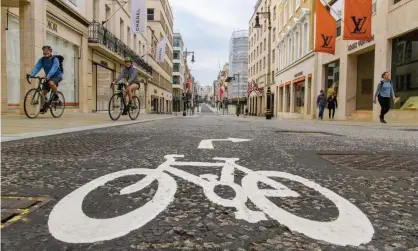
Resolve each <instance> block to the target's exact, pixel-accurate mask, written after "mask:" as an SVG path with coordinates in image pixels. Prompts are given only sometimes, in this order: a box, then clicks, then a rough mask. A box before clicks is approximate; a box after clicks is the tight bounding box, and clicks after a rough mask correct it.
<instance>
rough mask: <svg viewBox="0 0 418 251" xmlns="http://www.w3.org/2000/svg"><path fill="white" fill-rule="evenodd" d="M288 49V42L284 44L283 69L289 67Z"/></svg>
mask: <svg viewBox="0 0 418 251" xmlns="http://www.w3.org/2000/svg"><path fill="white" fill-rule="evenodd" d="M286 49H287V47H286V42H285V43H284V49H283V68H284V67H285V66H287V59H288V55H287V50H286Z"/></svg>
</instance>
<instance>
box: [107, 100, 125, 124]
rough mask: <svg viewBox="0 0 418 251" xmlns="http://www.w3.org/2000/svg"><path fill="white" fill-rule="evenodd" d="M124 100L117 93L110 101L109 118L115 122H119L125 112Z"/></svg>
mask: <svg viewBox="0 0 418 251" xmlns="http://www.w3.org/2000/svg"><path fill="white" fill-rule="evenodd" d="M123 107H124V104H123V100H122V97H121V96H120V95H119V94H118V93H115V94H113V96H112V97H111V98H110V100H109V117H110V118H111V119H112V120H113V121H115V120H118V119H119V117H120V116H121V115H122V112H123Z"/></svg>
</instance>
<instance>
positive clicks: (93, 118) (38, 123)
mask: <svg viewBox="0 0 418 251" xmlns="http://www.w3.org/2000/svg"><path fill="white" fill-rule="evenodd" d="M173 117H175V116H174V115H171V114H162V115H159V114H140V115H139V117H138V118H137V119H136V120H134V121H133V120H131V119H129V117H128V116H122V117H121V118H120V119H119V120H118V121H112V120H110V118H109V115H108V114H107V113H71V114H64V115H63V116H62V117H61V118H59V119H55V118H53V117H52V116H51V115H50V114H48V115H44V116H39V117H38V118H36V119H28V118H27V117H26V116H24V115H17V114H7V115H1V141H2V142H5V141H12V140H19V139H26V138H34V137H41V136H48V135H56V134H62V133H69V132H78V131H85V130H91V129H98V128H106V127H113V126H121V125H128V124H135V123H141V122H148V121H154V120H159V119H167V118H173Z"/></svg>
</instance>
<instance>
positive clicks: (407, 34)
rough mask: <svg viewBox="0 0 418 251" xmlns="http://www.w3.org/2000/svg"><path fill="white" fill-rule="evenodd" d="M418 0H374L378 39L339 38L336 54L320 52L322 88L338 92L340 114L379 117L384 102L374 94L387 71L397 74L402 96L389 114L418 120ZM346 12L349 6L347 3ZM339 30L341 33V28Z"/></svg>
mask: <svg viewBox="0 0 418 251" xmlns="http://www.w3.org/2000/svg"><path fill="white" fill-rule="evenodd" d="M416 10H418V1H408V0H379V1H374V3H373V19H372V33H373V40H372V41H370V42H366V41H345V40H342V36H339V37H338V38H337V44H336V53H335V55H328V54H322V53H321V54H318V67H317V71H318V74H317V76H316V77H315V80H314V81H315V82H316V84H317V86H318V87H317V88H316V89H317V91H318V90H319V89H323V90H327V91H326V94H329V93H330V92H334V93H336V95H337V100H338V109H337V110H336V115H335V116H336V119H367V120H374V121H378V120H379V118H378V116H379V113H380V106H379V104H373V102H372V99H373V95H374V93H375V91H376V88H377V84H378V83H379V82H380V80H381V75H382V73H383V72H385V71H387V72H389V73H390V75H391V80H392V83H393V87H394V91H395V95H396V96H397V97H400V101H399V102H398V103H397V104H395V105H393V104H392V110H391V111H390V112H389V113H388V114H387V116H386V117H385V118H387V120H388V121H418V111H417V110H418V15H417V14H416V13H417V11H416ZM341 13H342V14H343V13H344V8H342V9H341ZM337 34H341V32H338V29H337Z"/></svg>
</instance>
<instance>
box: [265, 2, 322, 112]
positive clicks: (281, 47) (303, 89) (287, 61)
mask: <svg viewBox="0 0 418 251" xmlns="http://www.w3.org/2000/svg"><path fill="white" fill-rule="evenodd" d="M314 4H315V1H314V0H306V1H302V0H285V1H281V2H280V3H279V4H278V5H277V6H276V7H277V9H278V18H277V21H276V22H277V32H278V38H277V40H276V41H275V47H276V55H274V58H277V71H276V75H275V84H274V85H273V88H272V92H274V93H275V94H276V95H275V97H276V98H275V99H274V102H275V104H276V105H275V109H274V112H275V113H276V114H277V116H278V117H285V118H304V117H307V118H309V117H312V113H313V110H312V108H313V106H312V105H311V103H312V100H314V98H313V97H314V95H315V94H316V93H315V92H313V91H312V90H313V88H312V76H313V74H314V69H315V64H316V62H315V59H316V58H315V53H314V52H313V43H314V42H313V41H314V33H313V31H314V15H313V14H312V13H313V10H314V9H313V8H314Z"/></svg>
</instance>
